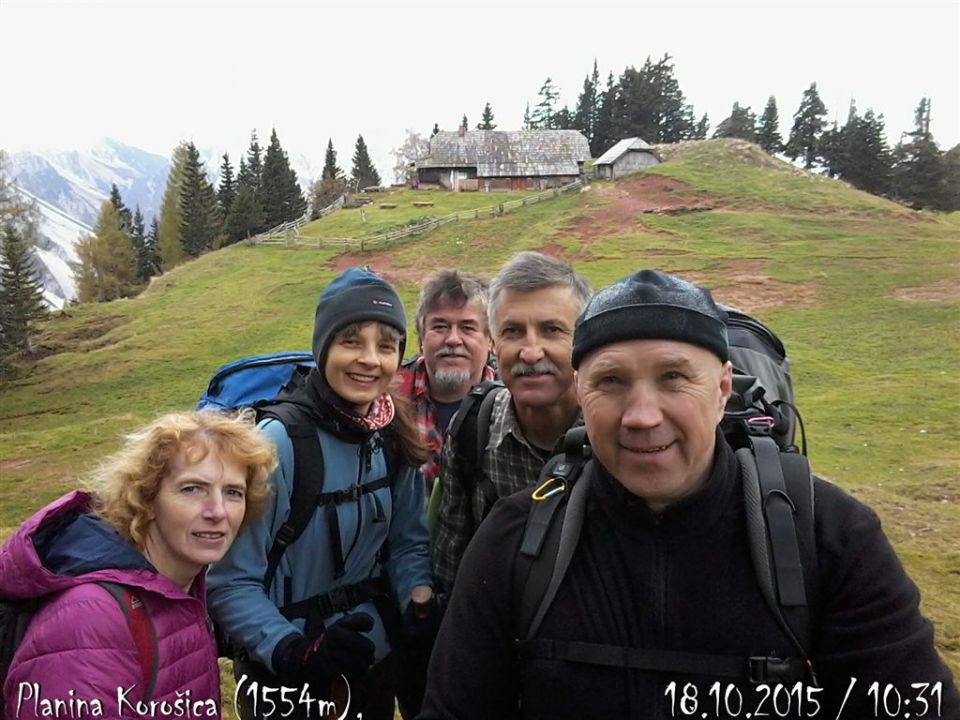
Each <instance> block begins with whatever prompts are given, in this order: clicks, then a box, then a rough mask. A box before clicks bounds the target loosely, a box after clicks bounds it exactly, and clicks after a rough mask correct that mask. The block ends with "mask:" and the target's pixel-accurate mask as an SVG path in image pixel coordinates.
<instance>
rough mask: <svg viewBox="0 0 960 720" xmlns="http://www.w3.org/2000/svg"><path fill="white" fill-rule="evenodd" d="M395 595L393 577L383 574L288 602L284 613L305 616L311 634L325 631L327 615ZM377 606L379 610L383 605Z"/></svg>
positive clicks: (300, 617) (288, 616)
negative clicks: (391, 579) (324, 624)
mask: <svg viewBox="0 0 960 720" xmlns="http://www.w3.org/2000/svg"><path fill="white" fill-rule="evenodd" d="M392 597H393V594H392V591H391V589H390V583H389V581H388V580H387V578H386V576H380V577H374V578H368V579H366V580H361V581H360V582H357V583H352V584H350V585H341V586H339V587H335V588H333V589H332V590H330V591H329V592H326V593H320V594H318V595H314V596H312V597H309V598H306V599H304V600H300V601H298V602H295V603H290V604H288V605H284V606H283V607H281V608H280V614H281V615H283V616H284V617H285V618H286V619H287V620H296V619H303V620H305V621H306V626H305V629H306V630H307V634H308V635H313V634H315V633H319V632H321V631H322V629H323V625H322V623H323V618H325V617H329V616H330V615H333V614H334V613H338V612H346V611H347V610H350V609H352V608H355V607H356V606H357V605H359V604H360V603H363V602H367V601H368V600H374V601H379V600H389V599H391V598H392ZM377 607H378V610H379V605H378V606H377ZM384 619H385V618H384Z"/></svg>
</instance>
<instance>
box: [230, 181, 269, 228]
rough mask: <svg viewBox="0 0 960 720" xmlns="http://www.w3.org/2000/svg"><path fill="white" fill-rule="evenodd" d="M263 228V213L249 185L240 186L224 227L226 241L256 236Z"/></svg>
mask: <svg viewBox="0 0 960 720" xmlns="http://www.w3.org/2000/svg"><path fill="white" fill-rule="evenodd" d="M261 227H263V213H262V212H261V210H260V203H259V202H257V198H256V195H254V192H253V188H252V187H251V186H250V185H245V184H242V183H241V184H240V186H239V188H238V189H237V197H236V199H235V200H234V201H233V207H232V208H230V215H229V216H228V224H227V227H226V234H227V239H228V240H229V241H230V242H236V241H237V240H242V239H245V238H250V237H253V236H254V235H256V234H257V233H258V232H259V231H260V230H259V229H260V228H261Z"/></svg>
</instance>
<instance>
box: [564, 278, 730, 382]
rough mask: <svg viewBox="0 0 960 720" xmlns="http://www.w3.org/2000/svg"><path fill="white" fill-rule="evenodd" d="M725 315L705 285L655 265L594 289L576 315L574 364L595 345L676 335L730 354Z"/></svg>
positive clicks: (719, 353)
mask: <svg viewBox="0 0 960 720" xmlns="http://www.w3.org/2000/svg"><path fill="white" fill-rule="evenodd" d="M725 320H726V314H725V313H724V312H723V310H721V309H720V308H719V307H717V304H716V303H715V302H714V301H713V296H711V295H710V291H709V290H705V289H704V288H701V287H698V286H697V285H694V284H693V283H690V282H687V281H686V280H681V279H680V278H677V277H674V276H672V275H666V274H664V273H660V272H657V271H656V270H641V271H640V272H638V273H636V274H634V275H630V276H629V277H625V278H623V279H621V280H618V281H617V282H615V283H614V284H613V285H609V286H608V287H605V288H603V289H602V290H598V291H597V292H596V293H594V295H593V297H591V298H590V300H589V301H588V302H587V306H586V308H584V310H583V313H582V314H581V315H580V317H579V318H577V323H576V326H575V328H574V333H573V367H574V368H576V367H579V365H580V361H581V360H583V358H584V357H585V356H586V355H587V354H588V353H590V352H592V351H593V350H596V349H597V348H600V347H603V346H604V345H609V344H611V343H615V342H621V341H624V340H677V341H680V342H687V343H690V344H692V345H698V346H700V347H703V348H706V349H707V350H709V351H710V352H712V353H713V354H715V355H716V356H717V357H719V358H720V360H721V361H723V362H726V360H727V358H728V348H727V326H726V322H725Z"/></svg>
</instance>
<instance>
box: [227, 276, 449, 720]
mask: <svg viewBox="0 0 960 720" xmlns="http://www.w3.org/2000/svg"><path fill="white" fill-rule="evenodd" d="M405 336H406V314H405V312H404V309H403V305H402V303H401V301H400V298H399V296H398V295H397V293H396V291H395V290H394V289H393V288H392V287H391V286H390V285H389V284H387V283H386V282H384V281H383V280H382V279H381V278H379V277H378V276H376V275H374V274H373V273H371V272H369V271H368V270H365V269H362V268H352V269H350V270H348V271H346V272H344V273H343V274H341V275H340V276H338V277H337V278H336V279H334V280H333V282H331V283H330V285H329V286H328V287H327V288H326V290H324V292H323V293H322V294H321V296H320V301H319V304H318V305H317V310H316V317H315V321H314V328H313V354H314V357H315V358H316V361H317V367H316V368H315V369H313V370H311V371H310V373H309V374H308V375H307V376H306V377H305V378H304V379H303V381H302V382H301V383H300V384H299V386H298V387H295V388H293V389H291V390H289V391H287V392H286V394H285V395H284V399H285V400H286V401H288V402H291V403H294V404H295V405H296V406H297V408H298V409H299V411H301V412H302V413H303V416H304V417H307V418H309V421H308V422H309V423H310V424H312V425H314V426H315V428H316V436H317V441H318V443H319V447H320V451H321V456H322V459H323V460H322V463H323V467H322V468H318V471H322V477H323V486H322V494H321V495H320V497H319V498H318V501H317V507H316V509H315V510H314V512H313V515H312V517H311V519H310V521H309V523H308V524H307V526H306V529H305V530H304V532H303V534H302V535H301V536H300V537H299V538H298V539H297V540H296V541H295V542H293V543H291V544H290V546H289V547H287V549H286V551H285V552H284V553H283V555H282V557H281V559H280V562H279V565H278V566H277V569H276V572H275V575H274V576H273V577H272V578H269V579H268V581H267V582H265V581H264V578H265V573H266V570H267V566H268V554H269V552H270V548H271V546H272V545H273V544H274V539H275V537H276V536H277V532H278V531H279V529H280V527H281V526H282V525H283V523H284V521H286V520H287V519H288V517H289V515H290V512H291V507H290V505H291V493H292V492H293V477H294V467H295V463H296V462H297V461H298V460H300V458H296V457H294V442H293V441H292V440H291V437H290V432H291V428H289V427H285V426H284V424H283V422H281V421H280V420H278V419H266V420H264V421H262V422H261V424H260V428H261V430H262V432H264V433H265V434H266V435H267V437H269V438H270V440H271V441H272V442H273V443H274V445H275V446H276V448H277V455H278V460H279V466H278V469H277V471H276V472H275V474H274V476H273V478H272V481H273V484H274V485H275V487H276V494H275V496H274V497H273V499H272V501H271V504H270V505H269V506H268V509H267V513H266V515H265V516H264V517H263V519H261V520H260V521H258V522H256V523H254V524H252V525H251V526H250V528H249V529H248V530H247V531H246V532H245V533H244V534H243V535H241V536H240V537H239V538H238V539H237V541H236V543H235V544H234V546H233V548H232V549H231V551H230V552H229V553H228V555H227V556H226V557H225V558H224V559H223V560H222V561H221V562H219V563H218V564H217V565H216V566H215V567H214V568H213V569H212V570H211V572H210V575H209V581H208V587H209V603H210V608H211V612H212V614H213V617H214V619H215V620H216V621H217V622H218V623H219V625H220V626H221V628H222V629H223V630H224V631H225V632H226V633H227V634H228V636H229V638H230V640H231V643H232V645H233V648H234V651H235V652H238V654H237V660H236V661H235V667H234V672H235V675H236V677H237V681H238V687H237V699H238V706H239V709H240V711H241V714H242V715H243V716H244V718H247V719H249V718H253V717H260V718H268V717H270V716H271V715H276V716H283V717H285V718H290V717H318V716H321V713H322V711H330V710H331V709H332V706H331V705H330V704H328V703H329V702H332V701H337V704H336V711H335V712H334V713H333V716H337V717H340V716H341V713H342V712H343V711H344V705H345V704H346V703H347V700H348V694H349V710H348V715H345V717H356V716H357V713H359V712H362V713H363V717H364V718H365V720H371V719H376V718H384V719H385V720H392V718H393V688H392V675H393V673H392V672H391V670H390V668H389V666H388V664H387V662H385V661H386V659H387V658H388V656H389V654H390V651H391V640H390V639H389V638H390V637H393V638H396V637H397V633H396V632H394V631H395V630H400V631H401V634H403V635H404V636H406V637H411V636H412V637H416V636H417V634H418V633H428V632H429V630H428V628H429V627H430V626H432V625H434V624H435V622H437V621H438V618H437V616H438V613H437V612H436V609H435V605H436V603H435V600H434V599H433V597H432V590H431V588H430V584H431V580H430V567H429V554H428V553H429V551H428V538H427V531H426V526H425V522H424V513H423V508H424V496H423V482H422V481H421V479H420V476H419V471H418V470H417V468H418V467H419V466H420V465H421V464H422V463H423V462H424V460H425V458H426V449H425V448H424V447H423V445H422V444H421V442H420V440H419V435H418V433H417V429H416V426H415V425H414V423H413V422H412V420H411V418H410V416H409V414H408V413H407V412H406V410H405V408H404V407H403V406H402V405H401V401H398V400H396V399H395V398H394V396H393V395H392V394H391V392H390V383H391V380H392V379H393V376H394V375H395V373H396V371H397V368H398V367H399V364H400V360H401V358H402V356H403V349H404V343H405ZM401 616H402V620H401ZM265 687H270V688H278V689H277V690H274V691H272V692H270V691H265V690H264V688H265ZM283 688H289V690H287V691H284V690H283ZM274 703H275V704H274Z"/></svg>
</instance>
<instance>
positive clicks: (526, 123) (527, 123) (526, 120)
mask: <svg viewBox="0 0 960 720" xmlns="http://www.w3.org/2000/svg"><path fill="white" fill-rule="evenodd" d="M523 129H524V130H533V120H532V119H531V117H530V103H527V109H526V110H524V111H523Z"/></svg>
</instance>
